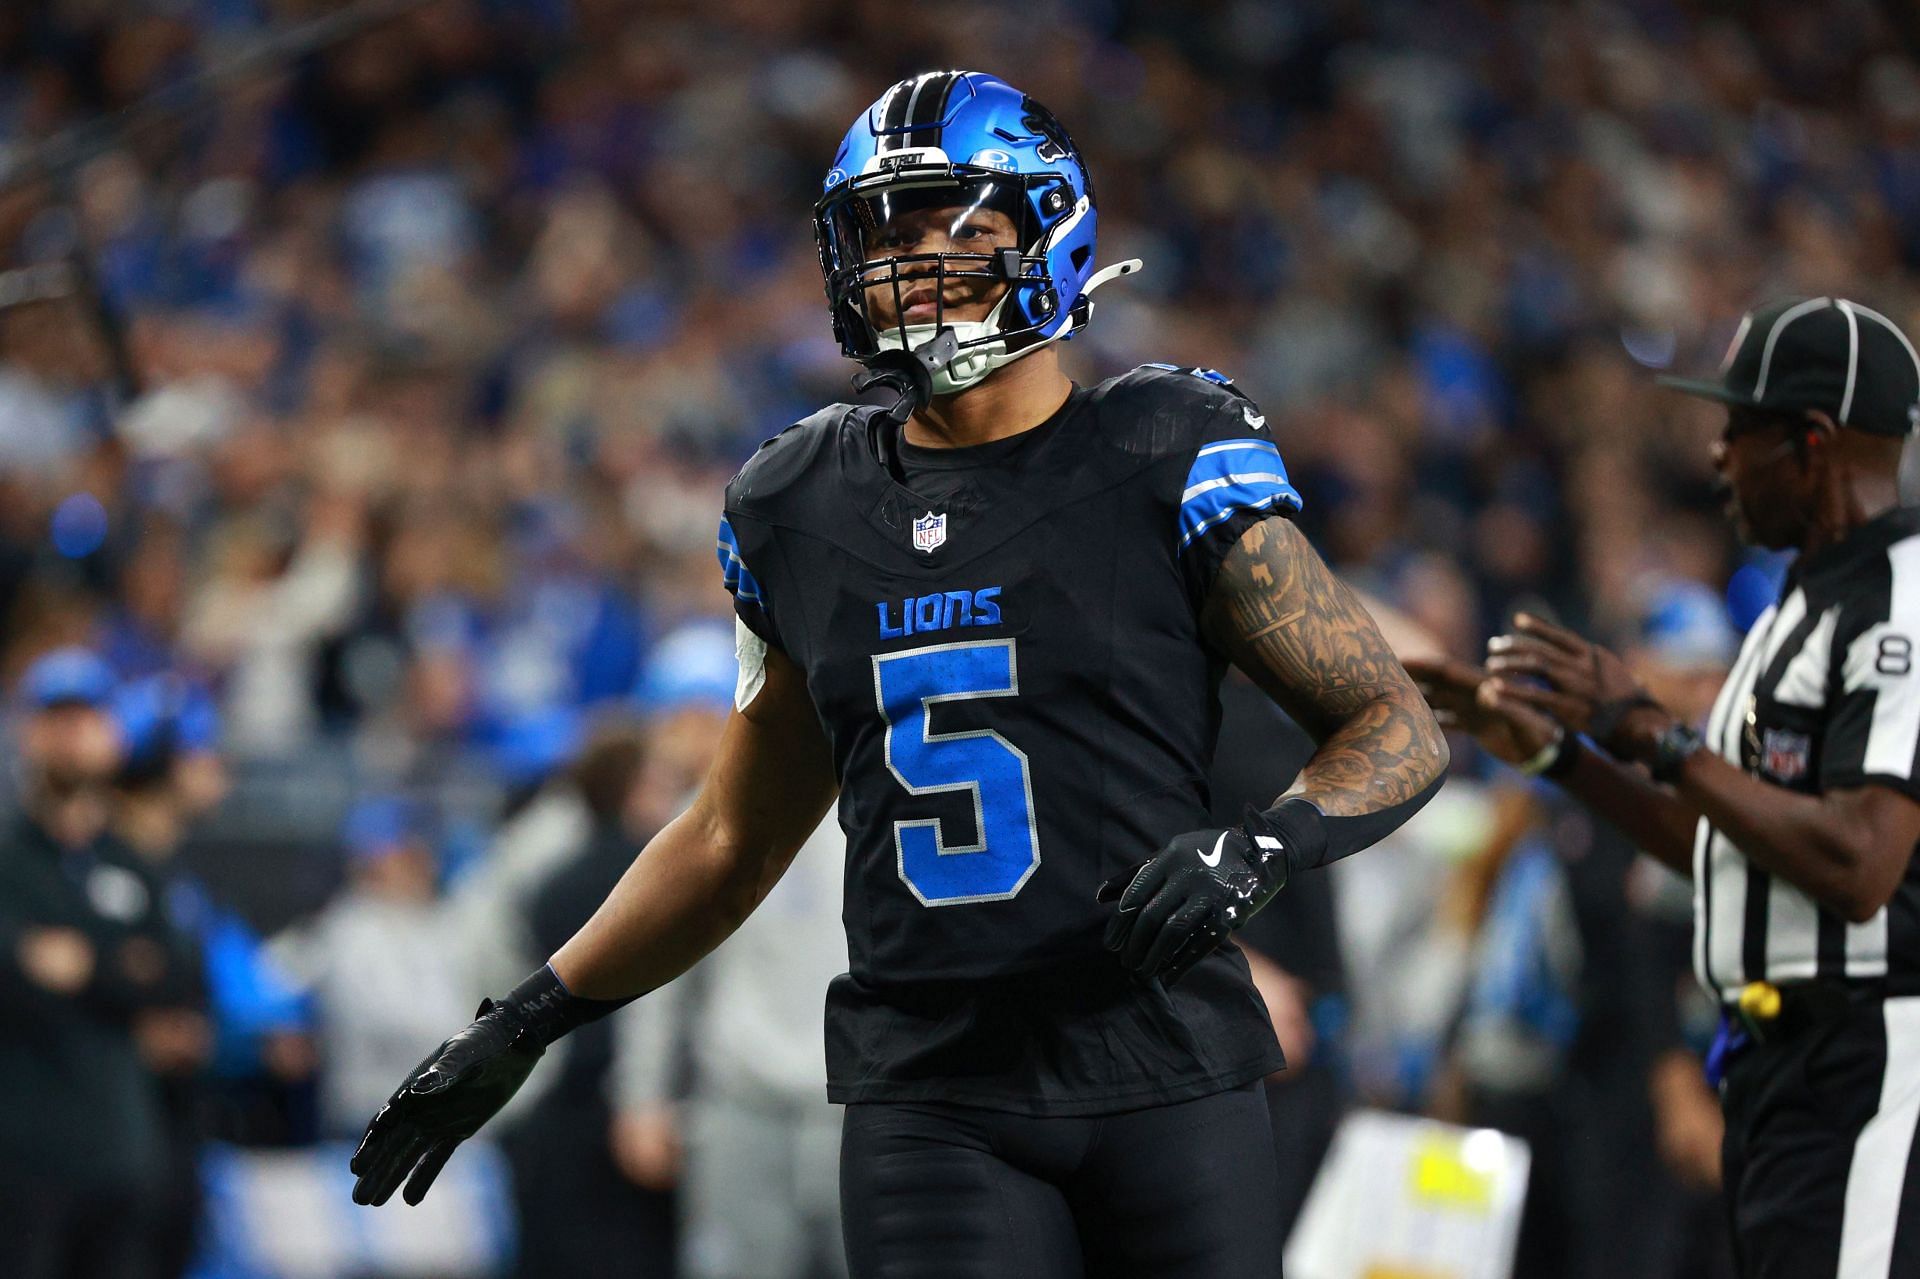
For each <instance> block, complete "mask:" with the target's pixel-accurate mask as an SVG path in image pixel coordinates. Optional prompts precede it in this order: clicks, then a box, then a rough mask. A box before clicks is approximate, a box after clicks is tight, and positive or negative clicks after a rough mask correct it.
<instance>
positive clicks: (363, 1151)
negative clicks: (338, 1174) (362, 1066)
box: [350, 999, 546, 1206]
mask: <svg viewBox="0 0 1920 1279" xmlns="http://www.w3.org/2000/svg"><path fill="white" fill-rule="evenodd" d="M545 1052H546V1046H545V1045H544V1044H543V1043H541V1042H540V1039H539V1037H538V1036H537V1035H535V1034H533V1033H532V1032H531V1031H530V1030H529V1029H528V1027H527V1025H526V1023H525V1021H524V1020H523V1019H521V1018H520V1017H517V1016H515V1015H513V1013H512V1012H511V1010H510V1009H509V1008H507V1007H506V1006H505V1005H503V1004H496V1003H494V1002H493V1001H492V1000H491V999H489V1000H486V1001H484V1002H482V1003H481V1005H480V1015H479V1018H478V1019H477V1020H476V1021H475V1022H474V1023H473V1024H472V1025H470V1026H468V1027H467V1028H466V1029H465V1030H463V1031H461V1032H460V1033H459V1034H457V1035H455V1036H454V1037H453V1038H452V1039H449V1040H447V1041H446V1042H445V1043H444V1044H441V1045H440V1046H439V1047H438V1048H436V1049H434V1050H433V1051H432V1052H431V1053H429V1054H428V1055H427V1059H426V1060H425V1061H423V1062H421V1063H420V1064H419V1065H418V1066H415V1067H414V1068H413V1073H412V1074H410V1075H408V1076H407V1078H406V1080H405V1081H404V1082H402V1083H401V1085H400V1087H398V1088H397V1089H395V1090H394V1093H393V1096H391V1097H389V1098H388V1099H387V1104H386V1105H384V1106H382V1107H380V1113H379V1114H377V1115H375V1116H374V1117H373V1122H372V1123H370V1124H368V1125H367V1135H366V1136H365V1137H362V1138H361V1139H360V1148H359V1149H358V1150H356V1151H354V1152H353V1162H352V1164H351V1165H350V1166H351V1167H352V1169H353V1172H354V1175H355V1176H356V1177H357V1178H358V1179H359V1180H357V1181H355V1182H354V1186H353V1201H354V1202H355V1203H359V1204H373V1205H376V1206H377V1205H379V1204H383V1203H385V1202H386V1201H387V1200H388V1199H390V1198H392V1196H393V1191H394V1188H395V1187H396V1186H398V1185H399V1184H400V1182H401V1180H402V1179H403V1178H407V1175H408V1174H409V1173H411V1174H412V1177H411V1178H410V1179H408V1180H407V1189H406V1193H405V1195H404V1198H405V1199H406V1201H407V1202H408V1203H410V1204H417V1203H419V1202H420V1200H421V1199H423V1198H425V1197H426V1193H427V1188H428V1187H430V1186H431V1185H433V1179H434V1178H435V1177H437V1176H439V1175H440V1170H441V1169H442V1168H444V1167H446V1164H447V1160H448V1159H450V1158H452V1156H453V1151H454V1148H455V1147H456V1146H458V1145H459V1144H460V1143H461V1142H463V1141H465V1140H466V1139H467V1138H469V1137H471V1136H473V1134H474V1133H475V1132H476V1131H478V1130H479V1128H480V1125H481V1124H484V1123H485V1122H487V1120H489V1119H491V1118H492V1117H493V1116H494V1114H495V1112H497V1111H498V1110H499V1109H500V1107H502V1106H504V1105H506V1104H507V1100H508V1098H510V1097H512V1096H513V1094H514V1093H516V1092H518V1091H519V1089H520V1085H521V1084H523V1083H525V1082H526V1078H527V1075H528V1073H529V1072H531V1071H532V1070H533V1065H534V1063H535V1062H537V1061H539V1060H540V1057H541V1055H542V1054H543V1053H545Z"/></svg>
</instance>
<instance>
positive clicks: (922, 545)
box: [913, 511, 947, 555]
mask: <svg viewBox="0 0 1920 1279" xmlns="http://www.w3.org/2000/svg"><path fill="white" fill-rule="evenodd" d="M946 540H947V513H946V512H945V511H942V512H940V513H939V514H938V515H935V514H934V513H933V512H932V511H928V512H927V513H926V514H925V515H922V516H918V517H916V518H915V520H914V521H913V549H914V550H916V551H925V552H927V553H928V554H929V555H931V554H932V553H933V552H934V551H935V550H936V549H937V548H938V547H940V546H941V545H942V544H943V543H945V542H946Z"/></svg>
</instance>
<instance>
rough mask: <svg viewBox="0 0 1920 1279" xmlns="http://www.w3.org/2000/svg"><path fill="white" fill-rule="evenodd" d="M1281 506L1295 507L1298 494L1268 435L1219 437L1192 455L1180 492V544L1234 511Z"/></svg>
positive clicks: (1277, 450) (1183, 547) (1183, 545)
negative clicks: (1191, 461) (1240, 437)
mask: <svg viewBox="0 0 1920 1279" xmlns="http://www.w3.org/2000/svg"><path fill="white" fill-rule="evenodd" d="M1276 504H1277V505H1279V506H1282V507H1285V508H1288V509H1291V510H1295V511H1297V510H1299V509H1300V506H1301V501H1300V494H1299V492H1298V491H1297V490H1296V489H1295V488H1294V487H1293V485H1292V484H1291V483H1290V482H1288V480H1287V468H1286V464H1285V463H1284V462H1282V461H1281V460H1280V449H1279V447H1278V446H1276V445H1275V444H1274V442H1273V441H1272V440H1251V439H1239V440H1217V441H1215V442H1214V443H1212V444H1208V445H1206V446H1205V447H1203V448H1201V449H1200V450H1199V451H1198V452H1197V453H1195V454H1194V456H1193V466H1192V467H1191V468H1190V469H1189V470H1188V471H1187V483H1186V487H1185V488H1184V489H1183V490H1182V491H1181V494H1180V549H1181V550H1182V551H1184V550H1186V549H1187V547H1188V546H1189V545H1191V544H1192V542H1193V540H1194V539H1195V538H1197V537H1199V536H1200V535H1202V534H1203V533H1205V532H1206V531H1207V530H1208V529H1210V528H1212V527H1214V526H1215V525H1216V524H1218V523H1220V522H1221V521H1222V520H1224V519H1226V518H1227V517H1228V516H1229V515H1232V514H1233V513H1234V512H1235V511H1256V510H1266V509H1267V508H1269V507H1272V506H1275V505H1276Z"/></svg>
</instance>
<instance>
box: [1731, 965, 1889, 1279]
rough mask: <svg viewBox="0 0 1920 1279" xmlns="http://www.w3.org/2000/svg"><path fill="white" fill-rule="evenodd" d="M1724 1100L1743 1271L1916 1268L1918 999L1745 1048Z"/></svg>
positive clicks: (1828, 1275)
mask: <svg viewBox="0 0 1920 1279" xmlns="http://www.w3.org/2000/svg"><path fill="white" fill-rule="evenodd" d="M1721 1100H1722V1104H1723V1106H1724V1109H1725V1111H1726V1116H1727V1135H1726V1140H1725V1144H1724V1147H1723V1160H1722V1163H1723V1170H1722V1171H1723V1178H1722V1179H1723V1181H1724V1183H1725V1187H1726V1199H1727V1211H1728V1214H1729V1215H1730V1217H1731V1219H1732V1220H1731V1224H1732V1228H1733V1244H1734V1253H1735V1256H1736V1258H1737V1262H1738V1269H1739V1271H1740V1274H1741V1275H1742V1276H1744V1279H1897V1277H1900V1276H1908V1275H1920V1143H1916V1142H1915V1141H1914V1128H1915V1123H1916V1120H1920V997H1906V998H1898V999H1887V1000H1879V999H1873V1000H1864V1001H1861V1002H1859V1003H1857V1004H1855V1005H1854V1006H1853V1007H1852V1008H1850V1009H1849V1010H1847V1011H1846V1013H1845V1014H1844V1015H1843V1016H1840V1017H1838V1018H1836V1019H1835V1020H1833V1021H1831V1022H1829V1023H1827V1024H1825V1025H1822V1026H1819V1027H1817V1028H1814V1029H1809V1030H1807V1031H1806V1032H1804V1033H1802V1034H1799V1035H1795V1036H1791V1037H1784V1038H1776V1039H1774V1040H1772V1041H1769V1042H1766V1043H1762V1044H1760V1045H1758V1046H1756V1047H1754V1048H1752V1049H1750V1050H1748V1051H1747V1052H1746V1053H1744V1054H1743V1055H1742V1056H1741V1057H1740V1058H1739V1059H1738V1060H1736V1061H1735V1062H1734V1063H1733V1065H1732V1067H1731V1068H1730V1069H1729V1071H1728V1073H1727V1080H1726V1084H1725V1086H1724V1090H1723V1092H1722V1095H1721Z"/></svg>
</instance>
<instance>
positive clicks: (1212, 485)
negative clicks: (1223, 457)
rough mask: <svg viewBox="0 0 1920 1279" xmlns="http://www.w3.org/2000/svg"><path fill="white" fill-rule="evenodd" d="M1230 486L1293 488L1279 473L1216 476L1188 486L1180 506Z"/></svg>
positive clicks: (1246, 472) (1261, 472) (1254, 472)
mask: <svg viewBox="0 0 1920 1279" xmlns="http://www.w3.org/2000/svg"><path fill="white" fill-rule="evenodd" d="M1228 485H1237V486H1239V487H1241V488H1261V487H1263V486H1264V487H1271V488H1291V487H1292V486H1291V485H1289V484H1288V483H1287V477H1286V475H1285V474H1284V473H1282V472H1279V471H1242V472H1239V473H1238V474H1234V475H1216V476H1214V477H1213V478H1212V479H1210V480H1201V481H1200V482H1199V483H1197V484H1193V485H1190V486H1188V488H1187V491H1186V492H1184V493H1182V494H1181V495H1180V505H1181V506H1182V507H1185V506H1186V504H1187V503H1188V502H1191V501H1193V499H1195V498H1196V497H1199V496H1200V495H1201V494H1203V493H1211V492H1212V491H1213V490H1215V489H1220V488H1226V487H1227V486H1228Z"/></svg>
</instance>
